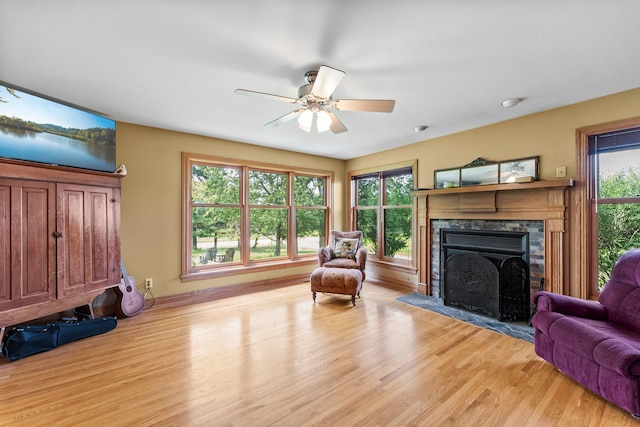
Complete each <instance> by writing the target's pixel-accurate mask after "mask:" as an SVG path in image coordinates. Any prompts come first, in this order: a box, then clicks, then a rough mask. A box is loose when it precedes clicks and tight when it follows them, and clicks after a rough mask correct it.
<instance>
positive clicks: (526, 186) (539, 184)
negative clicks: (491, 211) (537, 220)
mask: <svg viewBox="0 0 640 427" xmlns="http://www.w3.org/2000/svg"><path fill="white" fill-rule="evenodd" d="M574 185H575V182H574V180H573V179H571V178H567V179H555V180H551V181H533V182H523V183H518V184H516V183H513V184H512V183H509V184H489V185H470V186H464V187H454V188H437V189H424V190H420V189H418V190H414V191H412V192H411V194H412V195H413V196H418V197H419V196H430V195H435V194H456V193H482V192H489V191H510V190H532V189H540V188H558V187H573V186H574Z"/></svg>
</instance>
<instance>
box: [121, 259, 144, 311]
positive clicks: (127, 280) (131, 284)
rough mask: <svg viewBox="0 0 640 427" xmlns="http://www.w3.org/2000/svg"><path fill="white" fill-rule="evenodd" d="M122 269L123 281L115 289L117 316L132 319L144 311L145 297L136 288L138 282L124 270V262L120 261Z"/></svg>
mask: <svg viewBox="0 0 640 427" xmlns="http://www.w3.org/2000/svg"><path fill="white" fill-rule="evenodd" d="M120 269H121V270H122V280H120V284H119V285H118V287H117V288H115V291H116V295H117V297H118V298H117V300H116V314H117V315H118V317H123V316H126V317H131V316H135V315H136V314H138V313H140V312H141V311H142V310H144V295H142V294H141V293H140V291H139V290H138V288H137V287H136V280H135V279H134V278H133V277H131V276H128V275H127V270H125V268H124V262H123V261H122V260H120Z"/></svg>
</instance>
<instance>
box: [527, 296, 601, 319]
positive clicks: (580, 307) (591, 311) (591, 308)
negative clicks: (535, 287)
mask: <svg viewBox="0 0 640 427" xmlns="http://www.w3.org/2000/svg"><path fill="white" fill-rule="evenodd" d="M533 302H534V303H535V304H536V311H553V312H556V313H562V314H565V315H567V316H575V317H584V318H587V319H597V320H607V318H608V314H607V309H606V308H605V307H604V306H603V305H602V304H600V303H599V302H597V301H589V300H584V299H580V298H576V297H571V296H568V295H560V294H555V293H552V292H547V291H538V292H536V293H535V294H534V295H533Z"/></svg>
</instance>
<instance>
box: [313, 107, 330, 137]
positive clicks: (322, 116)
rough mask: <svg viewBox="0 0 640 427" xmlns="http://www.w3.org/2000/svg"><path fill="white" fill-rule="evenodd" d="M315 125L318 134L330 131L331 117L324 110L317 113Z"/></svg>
mask: <svg viewBox="0 0 640 427" xmlns="http://www.w3.org/2000/svg"><path fill="white" fill-rule="evenodd" d="M316 125H317V126H318V132H319V133H322V132H326V131H328V130H329V129H331V116H329V113H327V112H326V111H324V110H320V111H318V118H317V120H316Z"/></svg>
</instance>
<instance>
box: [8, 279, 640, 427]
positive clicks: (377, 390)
mask: <svg viewBox="0 0 640 427" xmlns="http://www.w3.org/2000/svg"><path fill="white" fill-rule="evenodd" d="M403 293H406V291H400V290H392V289H387V288H384V287H381V286H376V285H372V284H367V283H365V286H364V289H363V291H362V298H361V299H359V300H357V306H356V307H355V308H352V307H351V301H350V299H349V297H345V296H328V295H319V296H318V302H317V303H316V304H315V305H314V304H313V303H312V300H311V295H310V292H309V284H308V283H305V284H300V285H295V286H289V287H285V288H279V289H275V290H271V291H268V292H259V293H256V294H252V295H249V296H239V297H232V298H226V299H223V300H218V301H212V302H206V303H201V304H195V305H188V306H182V307H173V306H168V305H162V304H159V305H156V306H155V307H153V308H151V309H150V310H147V311H144V312H143V313H141V314H140V315H138V316H136V317H133V318H129V319H123V320H120V322H119V324H118V327H117V328H116V329H115V330H113V331H111V332H109V333H107V334H104V335H100V336H96V337H91V338H87V339H85V340H82V341H76V342H73V343H71V344H67V345H65V346H62V347H59V348H57V349H55V350H53V351H50V352H47V353H42V354H39V355H35V356H31V357H28V358H26V359H22V360H20V361H16V362H8V361H6V360H5V359H1V360H0V425H11V426H30V427H31V426H53V425H56V426H151V425H160V426H271V425H273V426H307V425H318V426H325V425H326V426H384V425H394V426H406V425H420V426H637V425H638V424H637V423H636V421H635V420H634V419H633V418H631V416H629V415H628V414H627V413H625V412H623V411H622V410H619V409H617V408H616V407H614V406H613V405H611V404H609V403H607V402H606V401H604V400H602V399H601V398H599V397H597V396H595V395H594V394H592V393H590V392H589V391H587V390H585V389H584V388H582V387H581V386H579V385H578V384H577V383H575V382H574V381H573V380H571V379H569V378H567V377H565V376H564V375H563V374H561V373H559V372H558V371H557V370H555V369H554V368H553V367H552V366H550V365H549V364H547V363H546V362H544V361H543V360H542V359H540V358H538V357H537V356H536V355H535V353H534V351H533V345H532V344H530V343H527V342H524V341H521V340H518V339H515V338H511V337H506V336H503V335H499V334H497V333H494V332H490V331H487V330H485V329H480V328H476V327H474V326H471V325H468V324H466V323H463V322H459V321H456V320H452V319H450V318H447V317H443V316H440V315H438V314H434V313H431V312H429V311H426V310H422V309H419V308H416V307H413V306H410V305H407V304H404V303H401V302H398V301H396V300H395V298H396V297H397V296H399V295H401V294H403Z"/></svg>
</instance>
